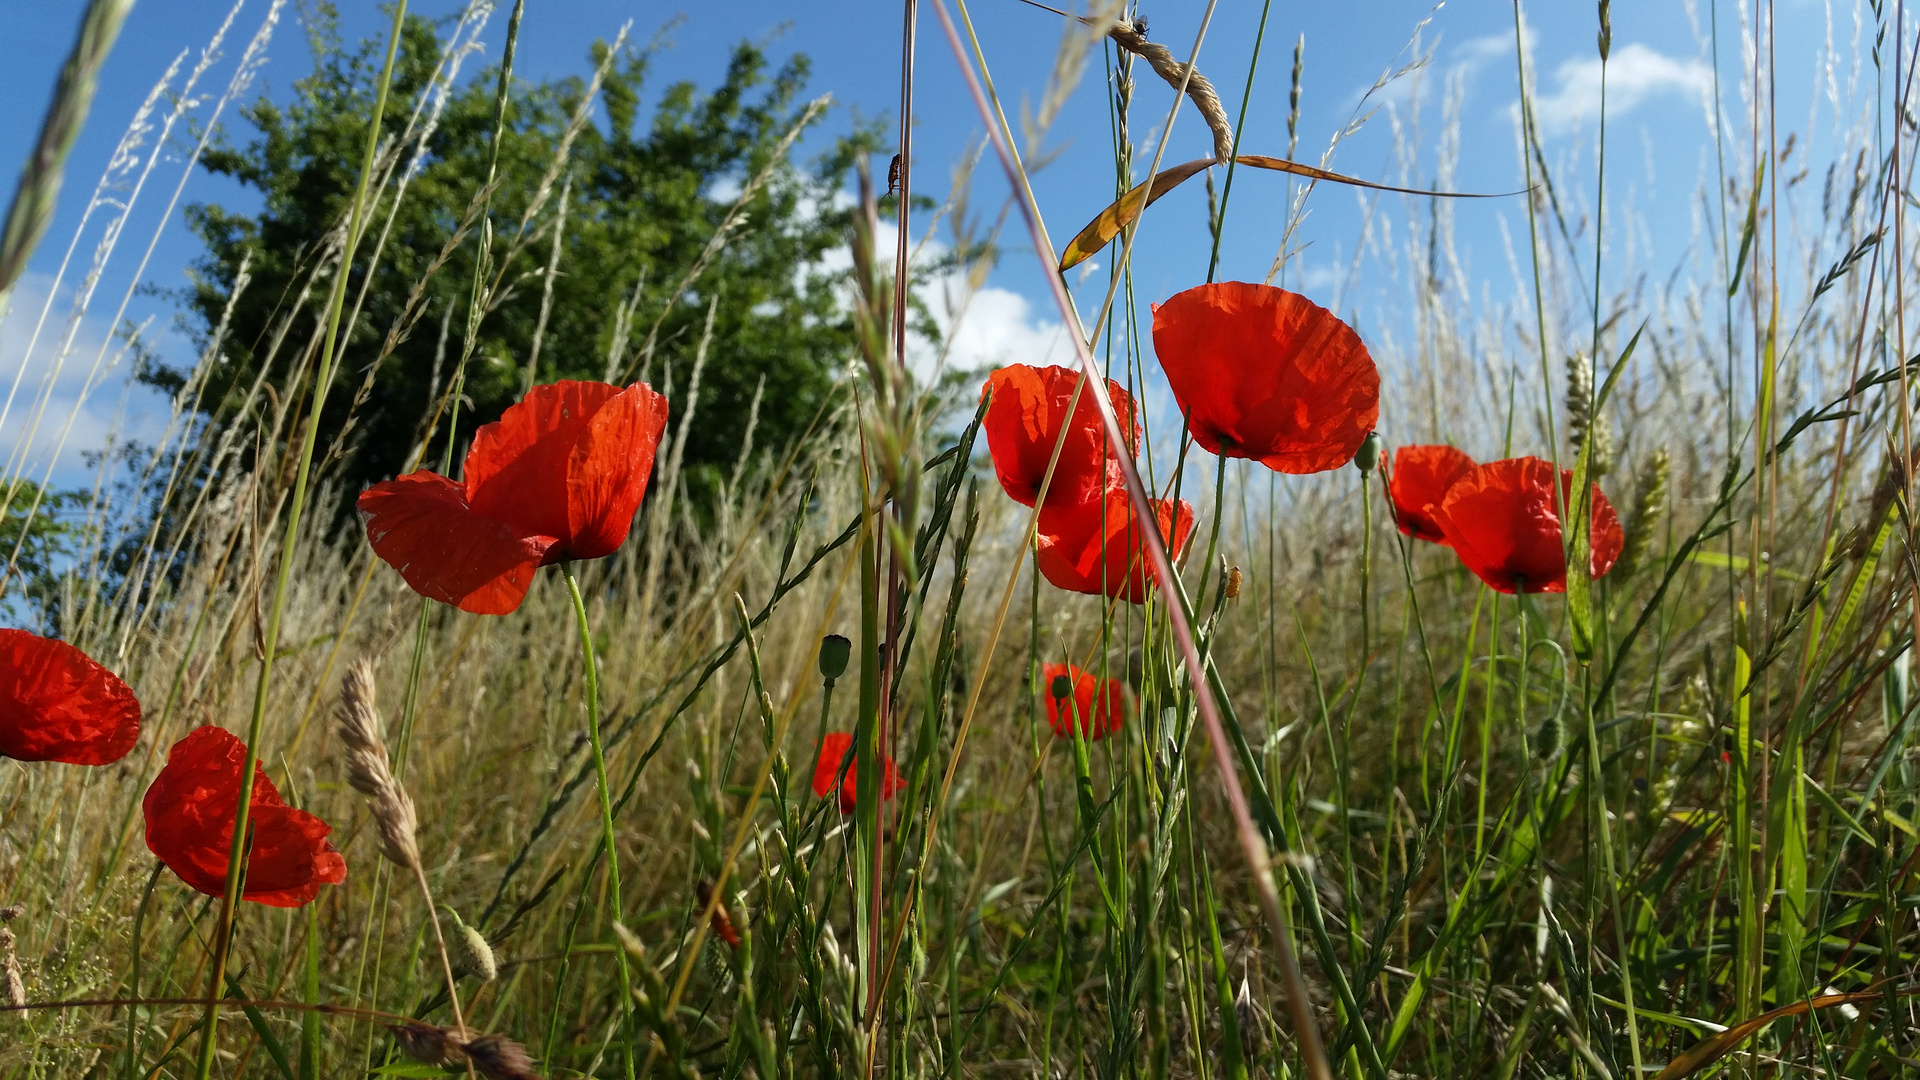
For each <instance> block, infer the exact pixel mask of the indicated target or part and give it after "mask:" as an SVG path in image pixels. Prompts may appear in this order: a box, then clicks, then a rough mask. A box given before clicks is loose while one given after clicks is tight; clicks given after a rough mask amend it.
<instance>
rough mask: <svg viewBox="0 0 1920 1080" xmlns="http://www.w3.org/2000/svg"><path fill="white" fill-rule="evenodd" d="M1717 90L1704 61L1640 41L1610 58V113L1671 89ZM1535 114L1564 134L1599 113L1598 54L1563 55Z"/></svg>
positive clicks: (1545, 126) (1549, 130)
mask: <svg viewBox="0 0 1920 1080" xmlns="http://www.w3.org/2000/svg"><path fill="white" fill-rule="evenodd" d="M1712 92H1713V70H1712V69H1711V68H1709V67H1708V66H1707V65H1706V63H1705V62H1703V61H1701V60H1698V59H1692V60H1682V59H1677V58H1675V57H1671V56H1667V55H1666V54H1664V53H1660V52H1656V51H1655V50H1653V49H1650V48H1648V47H1647V46H1645V45H1642V44H1640V43H1639V42H1634V43H1632V44H1629V45H1624V46H1621V47H1620V48H1617V49H1615V50H1613V55H1612V57H1611V59H1610V60H1609V61H1608V63H1607V115H1608V116H1609V117H1617V116H1621V115H1623V114H1625V113H1627V112H1629V111H1630V110H1632V109H1633V108H1634V107H1636V106H1638V105H1642V104H1644V103H1646V102H1648V101H1651V100H1653V99H1654V98H1657V97H1662V96H1664V95H1667V94H1682V95H1692V96H1694V97H1695V98H1699V97H1702V96H1704V95H1707V94H1711V93H1712ZM1533 109H1534V118H1535V121H1536V122H1537V123H1538V124H1539V125H1540V130H1541V131H1542V132H1543V133H1545V134H1547V135H1564V134H1566V133H1567V132H1569V131H1572V130H1574V129H1576V128H1578V127H1579V126H1580V125H1581V124H1582V123H1583V122H1590V121H1593V120H1596V119H1598V117H1599V115H1600V58H1599V57H1597V56H1590V57H1585V58H1582V59H1575V60H1563V61H1561V63H1560V66H1559V67H1557V68H1555V69H1554V72H1553V89H1552V90H1550V91H1546V92H1543V93H1541V94H1539V95H1538V96H1537V97H1535V98H1534V102H1533Z"/></svg>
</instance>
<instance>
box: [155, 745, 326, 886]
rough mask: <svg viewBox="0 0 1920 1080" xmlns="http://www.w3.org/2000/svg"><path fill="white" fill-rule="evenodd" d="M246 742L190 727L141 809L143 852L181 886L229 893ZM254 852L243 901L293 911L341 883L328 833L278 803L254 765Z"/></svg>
mask: <svg viewBox="0 0 1920 1080" xmlns="http://www.w3.org/2000/svg"><path fill="white" fill-rule="evenodd" d="M246 752H247V748H246V744H244V743H242V742H241V741H240V740H239V739H237V738H235V737H234V735H233V734H232V733H231V732H228V731H226V730H224V729H222V728H217V727H202V728H196V729H194V730H193V731H191V732H189V733H188V734H187V737H186V738H184V739H181V740H180V741H179V742H177V743H175V744H174V745H173V749H172V750H170V751H168V752H167V767H166V768H164V769H161V770H160V775H159V776H157V777H155V778H154V781H153V786H152V787H149V788H148V789H147V797H146V799H145V800H144V801H143V802H142V803H141V807H142V809H143V810H144V811H145V812H146V818H147V847H148V848H150V849H151V850H152V851H153V853H154V854H155V855H157V856H159V858H160V861H161V862H163V863H166V864H167V867H168V868H169V869H171V870H172V871H173V872H174V873H176V874H178V875H180V880H181V881H184V882H186V883H187V884H188V885H190V886H192V887H193V888H195V889H197V890H199V891H200V892H203V893H206V894H207V895H208V896H219V895H221V894H222V893H223V892H225V891H226V887H227V859H228V855H229V853H230V852H231V850H232V845H233V812H234V809H235V806H236V804H238V802H239V800H240V766H241V765H243V764H245V762H246ZM247 820H248V822H249V828H250V829H251V831H252V833H253V850H252V852H251V854H249V855H248V857H247V877H246V882H245V889H244V891H243V892H242V894H241V895H242V897H243V898H245V899H247V900H252V901H255V902H256V903H261V904H266V905H268V906H270V907H299V906H301V905H302V904H305V903H307V902H308V901H310V900H312V899H313V898H314V897H315V896H318V895H319V894H320V886H322V885H338V884H340V883H341V882H343V881H345V880H347V861H346V860H345V859H343V858H341V857H340V853H339V852H337V851H335V850H334V849H333V845H332V844H330V843H328V842H327V834H328V833H330V832H332V831H333V830H332V829H331V828H330V827H329V826H328V825H327V823H326V822H324V821H321V820H320V819H319V818H317V817H314V816H313V815H312V814H309V813H307V812H306V811H304V810H295V809H294V808H292V807H290V806H288V805H287V804H286V803H285V802H283V801H282V800H281V798H280V791H279V789H277V788H275V787H274V786H273V781H272V780H269V779H268V778H267V772H266V770H265V769H262V768H260V766H259V765H258V764H255V765H254V774H253V809H252V812H251V813H250V814H249V815H248V818H247Z"/></svg>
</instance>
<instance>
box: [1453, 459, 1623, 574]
mask: <svg viewBox="0 0 1920 1080" xmlns="http://www.w3.org/2000/svg"><path fill="white" fill-rule="evenodd" d="M1572 492H1573V471H1572V470H1571V469H1562V470H1560V497H1561V499H1562V500H1567V499H1571V498H1572V497H1573V495H1572ZM1554 502H1555V500H1554V492H1553V465H1552V463H1551V462H1546V461H1542V460H1540V459H1539V458H1537V457H1521V458H1509V459H1507V460H1505V461H1495V462H1490V463H1488V464H1486V465H1481V466H1478V467H1477V468H1475V469H1474V470H1473V471H1471V472H1469V473H1467V475H1465V476H1463V477H1461V478H1460V479H1459V480H1457V481H1455V482H1454V485H1453V487H1452V488H1451V489H1450V490H1448V492H1447V497H1446V499H1445V500H1443V501H1442V502H1441V503H1440V504H1439V506H1438V507H1437V512H1436V513H1435V514H1434V518H1435V520H1436V521H1438V522H1439V525H1440V531H1441V532H1443V533H1445V534H1446V537H1447V542H1448V543H1449V544H1450V545H1452V547H1453V550H1454V551H1455V553H1457V554H1458V555H1459V556H1460V561H1461V562H1462V563H1464V564H1465V565H1466V567H1467V569H1469V570H1471V571H1473V572H1474V574H1476V575H1478V577H1479V578H1480V580H1482V581H1484V582H1486V583H1487V584H1488V585H1491V586H1493V587H1494V588H1495V589H1497V590H1499V591H1500V592H1503V593H1516V592H1530V593H1557V592H1566V591H1567V557H1566V552H1565V550H1564V549H1563V548H1562V547H1561V535H1560V514H1559V511H1558V510H1557V509H1556V508H1555V506H1554ZM1591 537H1592V545H1593V559H1592V562H1591V563H1590V568H1591V570H1592V573H1593V576H1594V577H1600V576H1602V575H1603V574H1605V573H1606V572H1607V571H1609V570H1611V569H1613V563H1614V560H1616V559H1618V558H1619V557H1620V549H1621V548H1622V547H1623V546H1625V543H1626V538H1625V536H1624V535H1623V534H1622V533H1621V531H1620V517H1619V515H1617V514H1615V513H1614V512H1613V504H1612V503H1610V502H1608V501H1607V497H1606V496H1605V495H1603V494H1601V493H1600V485H1598V484H1595V485H1593V527H1592V529H1591Z"/></svg>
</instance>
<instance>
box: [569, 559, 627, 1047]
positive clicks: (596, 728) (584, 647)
mask: <svg viewBox="0 0 1920 1080" xmlns="http://www.w3.org/2000/svg"><path fill="white" fill-rule="evenodd" d="M560 575H561V576H562V577H564V578H566V579H567V595H568V596H570V597H572V598H573V617H574V621H575V622H576V623H577V624H578V625H579V628H580V659H581V661H582V662H583V663H585V664H586V668H587V745H588V746H590V747H592V748H593V780H594V784H595V786H596V787H597V788H598V790H599V792H600V838H601V841H602V842H603V843H604V844H605V845H606V855H607V899H608V901H609V902H610V903H611V904H612V906H613V917H614V921H616V922H618V921H620V920H621V919H622V918H624V916H625V913H626V909H625V908H624V907H622V906H621V904H620V858H619V854H620V852H619V848H618V846H617V845H616V844H615V843H614V836H613V796H612V793H611V792H609V791H608V789H607V755H606V751H605V749H604V748H603V747H602V745H601V742H600V673H599V670H598V669H597V668H596V667H595V665H594V662H593V628H592V626H591V625H590V624H589V623H588V622H587V602H586V601H585V600H584V599H582V598H581V596H580V582H579V580H578V579H577V578H575V577H574V576H573V564H572V563H570V562H563V563H561V564H560ZM613 955H614V960H615V961H616V962H617V963H618V964H619V965H620V993H619V994H618V997H619V998H620V1019H621V1023H620V1026H621V1029H622V1037H621V1040H620V1061H621V1066H622V1068H623V1069H624V1070H625V1073H626V1076H627V1080H633V997H632V995H630V994H628V993H627V987H629V986H631V985H632V981H633V980H632V978H631V976H630V975H629V974H628V972H627V953H626V950H625V949H616V950H614V953H613Z"/></svg>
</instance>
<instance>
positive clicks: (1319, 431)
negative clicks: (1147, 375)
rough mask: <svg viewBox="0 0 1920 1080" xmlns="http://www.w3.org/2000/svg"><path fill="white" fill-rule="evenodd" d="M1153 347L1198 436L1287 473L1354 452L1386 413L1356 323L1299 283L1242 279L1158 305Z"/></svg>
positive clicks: (1339, 461) (1319, 467)
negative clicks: (1293, 287) (1301, 290)
mask: <svg viewBox="0 0 1920 1080" xmlns="http://www.w3.org/2000/svg"><path fill="white" fill-rule="evenodd" d="M1153 349H1154V353H1155V354H1156V355H1157V356H1158V357H1159V359H1160V366H1161V368H1162V369H1163V370H1165V371H1166V373H1167V383H1168V385H1169V386H1171V387H1172V389H1173V396H1174V398H1175V399H1176V400H1177V401H1178V402H1179V403H1180V409H1181V412H1182V414H1183V415H1185V416H1186V418H1187V424H1188V427H1189V430H1191V431H1192V432H1193V438H1194V441H1195V442H1197V443H1199V444H1200V445H1201V446H1202V447H1205V448H1206V449H1207V450H1209V451H1211V452H1212V453H1215V454H1220V455H1223V456H1226V457H1240V458H1252V459H1253V460H1255V461H1258V462H1260V463H1261V464H1263V465H1265V466H1267V467H1268V468H1270V469H1274V470H1277V471H1279V472H1283V473H1315V472H1325V471H1326V470H1328V469H1335V468H1339V467H1340V466H1341V465H1344V464H1346V463H1347V462H1349V461H1351V460H1353V455H1354V454H1355V453H1356V452H1358V451H1359V449H1360V444H1361V443H1362V442H1363V441H1365V440H1366V437H1367V433H1368V432H1370V431H1372V430H1373V429H1374V426H1375V423H1376V422H1377V421H1378V420H1379V418H1380V373H1379V372H1378V371H1377V370H1376V369H1375V368H1374V365H1373V358H1372V357H1371V356H1370V355H1368V353H1367V347H1366V345H1365V344H1363V343H1362V342H1361V341H1360V335H1358V334H1356V333H1354V332H1353V328H1352V327H1349V326H1348V325H1347V324H1346V323H1344V322H1341V321H1340V320H1339V319H1338V318H1336V317H1335V316H1334V315H1333V313H1331V312H1329V311H1327V309H1325V308H1323V307H1321V306H1319V305H1318V304H1315V303H1314V302H1313V301H1311V300H1308V299H1307V298H1306V297H1304V296H1301V295H1300V294H1298V293H1292V292H1288V291H1286V290H1285V289H1277V288H1274V287H1273V286H1271V285H1255V284H1249V283H1247V282H1241V281H1223V282H1215V283H1212V284H1209V285H1202V286H1199V287H1198V288H1193V289H1188V290H1187V291H1185V292H1182V293H1178V294H1176V295H1175V296H1173V297H1172V298H1170V299H1169V300H1168V301H1167V302H1166V303H1164V304H1160V305H1157V306H1155V307H1154V309H1153Z"/></svg>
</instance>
